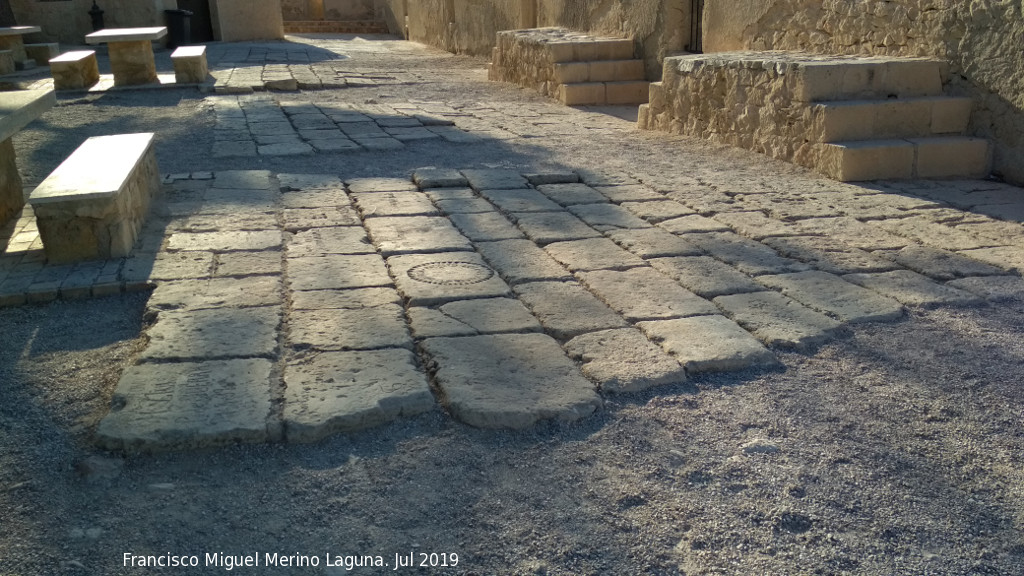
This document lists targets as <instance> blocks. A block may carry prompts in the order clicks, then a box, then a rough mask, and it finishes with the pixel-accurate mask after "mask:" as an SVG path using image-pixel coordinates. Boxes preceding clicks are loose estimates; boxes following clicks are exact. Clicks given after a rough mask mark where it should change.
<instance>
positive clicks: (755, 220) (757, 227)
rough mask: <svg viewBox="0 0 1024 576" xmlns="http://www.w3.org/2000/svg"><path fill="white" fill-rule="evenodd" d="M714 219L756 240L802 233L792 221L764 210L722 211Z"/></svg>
mask: <svg viewBox="0 0 1024 576" xmlns="http://www.w3.org/2000/svg"><path fill="white" fill-rule="evenodd" d="M714 219H715V220H717V221H718V222H721V223H723V224H726V225H728V226H729V227H731V228H732V229H734V230H736V231H737V232H739V233H740V234H743V235H744V236H747V237H749V238H753V239H754V240H764V239H765V238H771V237H777V236H798V235H800V234H801V232H800V230H798V229H797V228H795V227H794V226H793V225H792V224H791V223H789V222H783V221H782V220H777V219H775V218H769V217H767V216H765V215H764V213H762V212H722V213H721V214H715V216H714Z"/></svg>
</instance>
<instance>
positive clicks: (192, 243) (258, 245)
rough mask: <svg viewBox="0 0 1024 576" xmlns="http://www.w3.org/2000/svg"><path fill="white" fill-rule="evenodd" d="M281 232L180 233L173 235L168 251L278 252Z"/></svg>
mask: <svg viewBox="0 0 1024 576" xmlns="http://www.w3.org/2000/svg"><path fill="white" fill-rule="evenodd" d="M280 248H281V232H279V231H277V230H243V231H231V232H198V233H192V232H179V233H175V234H171V237H170V239H168V241H167V249H168V250H200V251H214V252H228V251H232V250H250V251H252V250H278V249H280Z"/></svg>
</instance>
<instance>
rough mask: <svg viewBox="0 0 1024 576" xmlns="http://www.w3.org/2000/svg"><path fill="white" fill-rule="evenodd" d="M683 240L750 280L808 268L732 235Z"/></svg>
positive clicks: (712, 235)
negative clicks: (751, 277)
mask: <svg viewBox="0 0 1024 576" xmlns="http://www.w3.org/2000/svg"><path fill="white" fill-rule="evenodd" d="M684 237H685V238H686V240H688V241H689V242H692V243H693V244H695V245H696V246H697V247H699V248H701V249H702V250H704V251H705V252H707V253H708V254H710V255H712V256H714V257H715V258H717V259H719V260H721V261H723V262H725V263H727V264H731V265H733V266H735V267H736V268H738V269H739V270H740V271H741V272H744V273H746V274H750V275H751V276H759V275H761V274H782V273H785V272H800V271H803V270H807V269H808V268H809V267H808V266H807V265H806V264H804V263H802V262H796V261H794V260H790V259H788V258H783V257H782V256H779V254H778V253H777V252H775V250H772V249H771V248H769V247H767V246H765V245H764V244H761V243H760V242H755V241H754V240H750V239H749V238H744V237H743V236H740V235H739V234H736V233H734V232H708V233H703V234H686V235H685V236H684Z"/></svg>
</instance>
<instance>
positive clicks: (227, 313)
mask: <svg viewBox="0 0 1024 576" xmlns="http://www.w3.org/2000/svg"><path fill="white" fill-rule="evenodd" d="M280 323H281V309H280V307H278V306H264V307H259V308H210V309H206V310H171V311H166V312H161V313H160V316H159V319H158V321H157V323H156V324H155V325H154V326H152V327H151V328H150V329H149V330H147V332H146V335H147V336H148V337H149V345H148V346H147V347H146V349H145V350H144V351H143V352H142V355H141V356H140V357H139V361H140V362H149V361H161V362H164V361H169V360H194V359H200V358H204V359H217V358H246V357H263V358H272V357H273V356H274V355H275V354H276V353H277V330H278V326H279V325H280ZM240 335H244V336H245V337H244V338H240V337H239V336H240Z"/></svg>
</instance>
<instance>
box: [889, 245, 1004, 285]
mask: <svg viewBox="0 0 1024 576" xmlns="http://www.w3.org/2000/svg"><path fill="white" fill-rule="evenodd" d="M880 255H881V256H883V257H885V258H890V259H892V260H893V261H894V262H896V263H898V264H900V265H902V266H906V267H907V268H910V269H911V270H914V271H916V272H920V273H921V274H924V275H925V276H928V277H930V278H935V279H937V280H952V279H954V278H964V277H967V276H999V275H1002V274H1005V273H1006V272H1005V271H1004V270H1002V269H1000V268H997V267H995V266H992V265H990V264H985V263H984V262H979V261H977V260H974V259H971V258H968V257H966V256H961V255H960V254H958V253H956V252H951V251H949V250H943V249H941V248H934V247H931V246H920V245H917V244H912V245H910V246H907V247H906V248H903V249H902V250H897V251H893V252H884V253H880Z"/></svg>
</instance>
